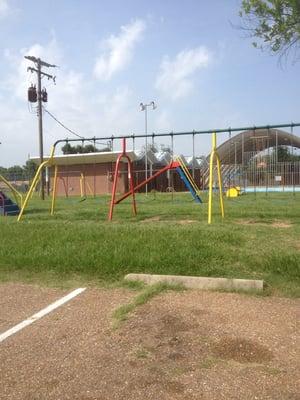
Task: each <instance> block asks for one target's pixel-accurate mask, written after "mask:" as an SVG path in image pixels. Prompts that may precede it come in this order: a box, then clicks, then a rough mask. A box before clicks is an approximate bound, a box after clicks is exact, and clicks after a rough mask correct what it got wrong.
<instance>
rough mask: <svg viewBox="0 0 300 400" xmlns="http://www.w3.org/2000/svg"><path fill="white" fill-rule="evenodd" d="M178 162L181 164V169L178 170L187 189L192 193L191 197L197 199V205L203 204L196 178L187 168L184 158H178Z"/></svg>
mask: <svg viewBox="0 0 300 400" xmlns="http://www.w3.org/2000/svg"><path fill="white" fill-rule="evenodd" d="M176 161H177V162H178V163H179V167H177V168H176V170H177V172H178V173H179V176H180V178H181V179H182V181H183V182H184V184H185V186H186V188H187V189H188V190H189V191H190V192H191V195H192V196H193V198H194V199H195V201H196V202H197V203H202V200H201V197H200V190H199V188H198V186H197V184H196V182H195V181H194V178H193V177H192V175H191V174H190V171H189V170H188V168H187V166H186V165H185V164H184V162H183V160H182V158H181V157H180V156H177V157H176Z"/></svg>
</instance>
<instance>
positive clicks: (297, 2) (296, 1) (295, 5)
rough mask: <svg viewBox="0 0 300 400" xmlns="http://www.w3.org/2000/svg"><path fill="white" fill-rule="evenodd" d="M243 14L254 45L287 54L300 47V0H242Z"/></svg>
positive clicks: (275, 52) (241, 10) (241, 14)
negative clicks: (253, 39)
mask: <svg viewBox="0 0 300 400" xmlns="http://www.w3.org/2000/svg"><path fill="white" fill-rule="evenodd" d="M240 17H241V18H242V20H243V27H242V29H245V30H246V31H247V32H249V34H250V36H251V37H253V38H256V39H258V41H256V40H255V41H254V42H253V45H254V47H257V48H260V49H262V50H265V49H269V50H271V52H272V53H274V54H279V55H280V56H282V55H288V53H289V52H290V51H291V50H294V51H295V58H297V53H299V49H300V0H242V3H241V9H240Z"/></svg>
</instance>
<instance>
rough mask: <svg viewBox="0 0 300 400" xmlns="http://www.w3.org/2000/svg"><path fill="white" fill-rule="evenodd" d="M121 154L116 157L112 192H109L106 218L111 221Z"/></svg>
mask: <svg viewBox="0 0 300 400" xmlns="http://www.w3.org/2000/svg"><path fill="white" fill-rule="evenodd" d="M121 157H122V154H120V155H119V156H118V158H117V162H116V169H115V175H114V183H113V188H112V193H111V200H110V208H109V215H108V220H109V221H111V220H112V217H113V212H114V206H115V198H116V189H117V182H118V173H119V164H120V160H121Z"/></svg>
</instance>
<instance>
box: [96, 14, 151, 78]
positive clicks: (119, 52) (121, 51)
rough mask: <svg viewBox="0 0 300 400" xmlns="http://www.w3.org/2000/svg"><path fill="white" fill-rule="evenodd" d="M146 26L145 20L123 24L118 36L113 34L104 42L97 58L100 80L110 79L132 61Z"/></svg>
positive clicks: (97, 73) (97, 74)
mask: <svg viewBox="0 0 300 400" xmlns="http://www.w3.org/2000/svg"><path fill="white" fill-rule="evenodd" d="M145 28H146V24H145V22H144V21H143V20H136V21H134V22H132V23H130V24H128V25H124V26H121V32H120V34H119V35H118V36H115V35H111V36H110V37H109V38H108V39H106V40H105V41H104V42H103V43H102V48H103V53H102V54H101V55H100V56H99V57H98V58H97V60H96V63H95V66H94V75H95V77H96V78H97V79H99V80H103V81H106V80H109V79H110V78H111V77H112V76H113V75H114V74H115V73H117V72H119V71H121V70H123V69H124V68H125V67H126V66H127V65H128V64H129V63H130V61H131V59H132V56H133V51H134V47H135V45H136V44H137V43H138V42H139V41H140V40H141V37H142V34H143V32H144V30H145Z"/></svg>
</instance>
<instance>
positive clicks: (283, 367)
mask: <svg viewBox="0 0 300 400" xmlns="http://www.w3.org/2000/svg"><path fill="white" fill-rule="evenodd" d="M11 289H12V288H11ZM133 295H134V294H133V293H132V292H129V291H127V290H120V289H119V290H104V289H101V290H100V289H89V290H87V291H86V292H84V293H83V294H82V295H80V296H79V297H77V298H76V299H74V300H73V301H72V302H70V303H68V304H67V305H65V306H64V307H62V308H60V309H58V310H57V311H56V312H53V313H52V314H50V315H48V316H47V317H45V318H43V319H42V320H40V321H39V322H36V323H35V324H33V325H31V326H30V327H28V328H26V329H24V330H23V331H21V332H19V333H18V334H16V335H15V336H13V337H11V338H9V339H7V340H6V341H5V342H3V343H2V344H1V345H0V346H1V352H0V379H1V391H0V399H6V400H8V399H14V400H15V399H22V400H37V399H38V400H43V399H56V400H57V399H63V400H65V399H81V400H100V399H101V400H111V399H121V400H123V399H124V400H125V399H153V400H154V399H155V400H158V399H159V400H160V399H162V400H164V399H166V400H169V399H170V400H171V399H174V400H177V399H178V400H179V399H180V400H181V399H222V398H223V399H272V400H276V399H278V400H279V399H280V400H285V399H289V400H296V399H299V398H300V397H299V392H300V387H299V372H298V371H299V344H300V343H299V331H298V330H297V323H299V314H298V315H297V312H299V304H300V302H299V300H291V299H280V298H275V297H273V298H262V297H253V296H245V295H239V294H229V293H215V292H199V291H198V292H197V291H187V292H183V293H175V292H169V293H165V294H162V295H161V296H159V297H157V298H155V299H153V300H152V301H151V302H150V303H148V304H145V305H143V306H141V307H140V308H138V309H137V310H136V311H135V312H134V313H133V314H131V315H130V317H129V319H128V321H125V322H124V323H123V324H122V325H121V326H120V327H119V328H118V329H117V330H113V328H112V317H111V316H112V312H113V310H114V309H115V308H116V307H118V306H119V305H121V304H124V303H126V302H128V301H129V300H130V299H131V298H132V296H133ZM14 304H15V303H12V307H14ZM38 309H40V307H38ZM35 311H38V310H35ZM12 313H13V310H12ZM0 315H2V314H1V311H0Z"/></svg>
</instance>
